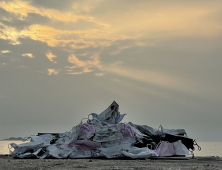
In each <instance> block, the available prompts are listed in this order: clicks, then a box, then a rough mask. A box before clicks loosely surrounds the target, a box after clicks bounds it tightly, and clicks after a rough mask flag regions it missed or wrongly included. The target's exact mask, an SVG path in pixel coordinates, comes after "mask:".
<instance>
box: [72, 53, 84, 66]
mask: <svg viewBox="0 0 222 170" xmlns="http://www.w3.org/2000/svg"><path fill="white" fill-rule="evenodd" d="M68 62H70V63H72V64H75V66H76V67H84V66H86V65H87V63H86V62H84V61H81V60H79V59H78V58H77V57H76V56H75V55H73V54H72V55H70V56H69V58H68Z"/></svg>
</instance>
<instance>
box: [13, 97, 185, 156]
mask: <svg viewBox="0 0 222 170" xmlns="http://www.w3.org/2000/svg"><path fill="white" fill-rule="evenodd" d="M90 115H91V116H92V118H91V119H90V118H89V117H90V116H88V118H84V119H87V120H86V121H85V123H83V119H82V120H81V122H80V123H79V124H78V125H77V126H74V127H73V128H72V129H71V130H70V131H66V132H64V133H60V134H57V135H55V134H53V135H52V134H44V135H41V136H30V137H29V138H30V139H31V141H30V142H28V143H23V144H19V145H17V144H15V143H11V144H10V147H11V149H12V148H14V151H11V150H10V153H11V154H12V156H13V157H18V158H28V157H37V158H39V159H44V158H47V157H54V158H59V159H61V158H91V157H96V158H97V157H106V158H121V157H130V158H132V159H141V158H142V159H144V158H149V157H153V156H172V155H188V154H189V151H188V149H187V148H186V146H187V144H186V146H185V145H184V144H183V143H182V142H181V141H180V140H179V141H177V142H174V143H168V142H162V143H160V145H159V147H157V149H156V146H157V144H156V143H155V142H156V141H155V140H156V139H157V138H158V137H159V140H160V139H161V140H162V139H163V137H164V136H167V135H166V134H172V135H178V136H179V135H182V136H183V135H186V132H185V130H184V129H164V128H163V127H162V126H160V129H159V130H155V129H153V128H151V127H149V126H146V125H136V124H133V123H131V122H129V123H119V122H120V121H121V120H122V119H123V117H124V115H125V114H121V115H120V112H119V105H118V104H117V103H116V102H115V101H114V102H113V103H112V104H111V105H110V106H109V107H108V108H107V109H106V110H105V111H103V112H102V113H101V114H99V115H98V114H95V113H92V114H90ZM54 135H55V136H56V137H55V136H54ZM153 136H154V138H153V140H152V137H153ZM168 136H170V135H168ZM160 137H161V138H160ZM27 139H28V138H27ZM154 139H155V140H154ZM159 140H158V139H157V141H158V142H159ZM183 142H184V141H183ZM137 146H138V147H143V148H138V147H137ZM145 146H147V147H145ZM149 146H152V147H153V146H154V148H155V149H156V150H150V149H149V148H148V147H149Z"/></svg>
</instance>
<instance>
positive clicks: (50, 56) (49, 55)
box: [45, 53, 57, 63]
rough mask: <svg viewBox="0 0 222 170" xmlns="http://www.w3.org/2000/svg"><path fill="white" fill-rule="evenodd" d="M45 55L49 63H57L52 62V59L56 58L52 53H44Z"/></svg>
mask: <svg viewBox="0 0 222 170" xmlns="http://www.w3.org/2000/svg"><path fill="white" fill-rule="evenodd" d="M45 55H46V56H47V58H48V59H49V60H50V61H51V62H53V63H57V62H56V61H53V58H56V56H55V55H53V54H52V53H46V54H45Z"/></svg>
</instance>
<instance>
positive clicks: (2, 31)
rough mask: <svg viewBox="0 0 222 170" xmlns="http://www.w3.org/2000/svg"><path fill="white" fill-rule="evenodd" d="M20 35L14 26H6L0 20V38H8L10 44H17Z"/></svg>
mask: <svg viewBox="0 0 222 170" xmlns="http://www.w3.org/2000/svg"><path fill="white" fill-rule="evenodd" d="M20 35H21V34H20V33H19V32H18V31H17V29H16V28H13V27H9V26H6V25H4V24H2V23H1V22H0V39H4V40H10V41H11V42H10V44H12V45H17V44H20V42H19V41H18V38H19V37H20Z"/></svg>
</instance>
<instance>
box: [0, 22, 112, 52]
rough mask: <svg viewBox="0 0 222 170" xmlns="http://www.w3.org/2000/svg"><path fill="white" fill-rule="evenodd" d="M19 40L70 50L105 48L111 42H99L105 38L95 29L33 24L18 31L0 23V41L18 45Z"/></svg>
mask: <svg viewBox="0 0 222 170" xmlns="http://www.w3.org/2000/svg"><path fill="white" fill-rule="evenodd" d="M67 35H70V36H72V35H77V38H75V39H72V38H70V37H67ZM107 35H108V33H107ZM96 36H97V37H96ZM88 37H90V38H98V40H96V39H94V40H92V39H88ZM19 38H31V39H33V40H37V41H41V42H45V43H47V44H48V46H51V47H57V46H60V47H69V48H71V49H83V48H87V47H94V48H95V47H107V46H110V44H111V41H110V40H108V39H107V40H100V38H101V39H102V38H105V35H101V33H100V30H96V29H91V30H73V31H69V30H58V29H55V28H53V27H49V26H43V25H39V24H35V25H30V26H29V27H27V28H25V29H23V30H21V31H18V30H17V29H16V28H14V27H9V26H6V25H4V24H2V23H1V22H0V39H5V40H10V44H13V45H17V44H20V42H19V40H18V39H19Z"/></svg>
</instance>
